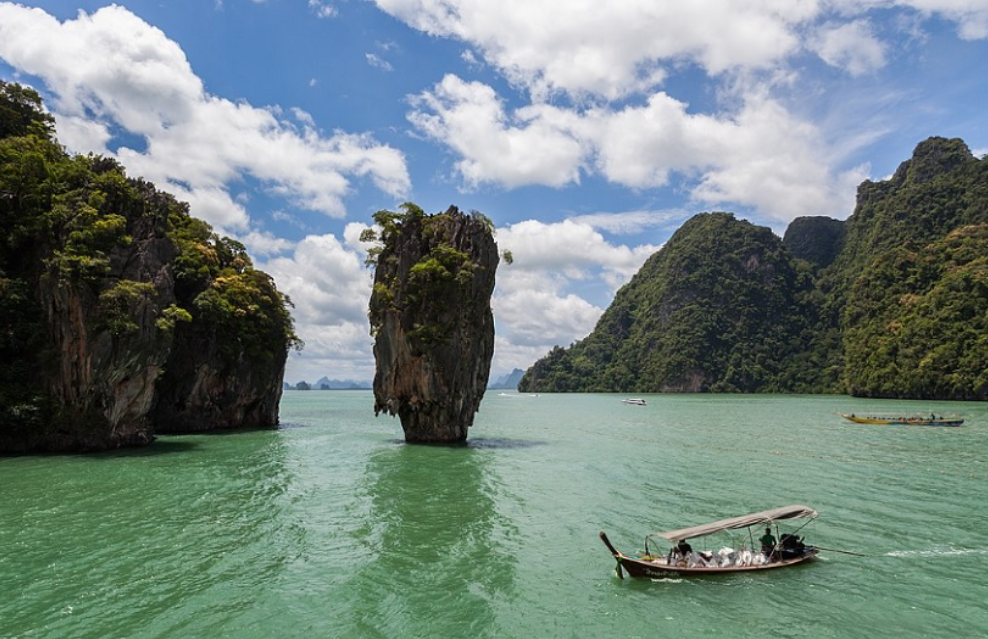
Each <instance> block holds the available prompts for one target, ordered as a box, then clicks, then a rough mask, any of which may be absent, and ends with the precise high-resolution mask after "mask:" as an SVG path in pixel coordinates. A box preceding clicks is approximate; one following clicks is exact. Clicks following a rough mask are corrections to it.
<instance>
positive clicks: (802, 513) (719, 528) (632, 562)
mask: <svg viewBox="0 0 988 639" xmlns="http://www.w3.org/2000/svg"><path fill="white" fill-rule="evenodd" d="M816 516H817V512H816V511H815V510H813V509H812V508H808V507H807V506H802V505H799V504H795V505H792V506H785V507H782V508H774V509H772V510H763V511H761V512H757V513H751V514H749V515H743V516H741V517H731V518H730V519H721V520H720V521H715V522H711V523H709V524H702V525H700V526H692V527H690V528H680V529H679V530H670V531H668V532H657V533H650V534H648V535H646V536H645V551H644V552H643V553H640V554H625V553H623V552H620V551H619V550H617V549H616V548H614V546H613V545H612V544H611V542H610V540H609V539H608V538H607V535H606V534H605V533H604V532H603V531H601V533H600V539H601V541H603V542H604V545H605V546H607V549H608V550H610V551H611V554H612V555H613V556H614V559H615V560H616V561H617V567H616V570H617V574H618V577H621V578H622V579H623V578H624V575H623V572H627V573H628V575H629V576H631V577H645V578H653V579H654V578H661V577H666V576H670V575H712V574H720V573H728V572H745V571H751V570H771V569H775V568H786V567H788V566H795V565H796V564H801V563H803V562H804V561H808V560H810V559H812V558H813V557H815V556H816V555H817V553H819V552H820V549H819V548H815V547H813V546H807V545H806V544H804V543H803V541H802V539H801V538H800V537H799V536H797V535H796V534H795V532H796V531H798V530H799V529H801V528H802V527H803V526H805V525H806V524H808V523H809V521H807V522H804V523H803V524H802V525H801V526H799V527H798V528H797V529H796V531H793V532H792V533H788V534H779V533H780V531H779V528H778V522H779V521H784V520H790V519H809V520H812V519H813V518H815V517H816ZM773 525H774V526H775V532H776V535H778V540H779V541H778V543H776V544H774V545H772V546H770V547H764V542H762V541H761V540H760V539H756V538H755V537H754V535H753V534H752V530H751V529H752V528H753V527H755V526H765V527H767V528H770V529H771V528H772V526H773ZM734 530H743V531H744V532H743V534H742V535H741V543H740V545H739V546H738V548H733V547H724V548H721V549H720V550H719V551H717V552H698V551H694V550H693V549H692V547H691V546H690V545H689V544H688V543H687V541H688V540H689V539H697V538H701V537H706V536H708V535H713V534H715V533H719V532H724V531H734ZM774 537H775V535H773V538H774ZM657 539H664V540H666V541H668V542H674V543H675V542H678V543H677V544H676V545H675V546H673V547H672V548H671V549H670V550H669V551H668V552H667V553H665V554H663V553H659V554H654V553H653V552H651V551H650V549H649V541H653V542H654V541H656V540H657ZM756 541H758V542H759V543H760V544H761V545H762V548H760V549H759V550H755V542H756ZM687 549H688V550H687Z"/></svg>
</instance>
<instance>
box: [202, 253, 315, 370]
mask: <svg viewBox="0 0 988 639" xmlns="http://www.w3.org/2000/svg"><path fill="white" fill-rule="evenodd" d="M289 305H290V301H289V300H288V299H287V298H286V297H285V296H284V295H283V294H282V293H280V292H279V291H278V289H277V288H276V287H275V285H274V280H272V279H271V276H269V275H268V274H267V273H264V272H263V271H258V270H255V269H253V268H248V269H246V270H244V271H243V272H242V273H238V272H235V270H234V269H230V271H229V272H227V273H226V274H224V275H221V276H219V277H217V278H216V279H215V280H213V282H212V283H211V284H210V286H209V288H207V289H206V290H205V291H203V292H202V293H200V294H199V295H197V296H196V298H195V301H194V307H195V311H196V313H195V314H194V315H193V317H195V318H201V319H203V320H205V321H206V322H208V323H209V325H210V326H212V327H214V330H215V331H216V333H218V334H220V335H222V336H223V339H222V340H220V348H221V349H222V350H223V351H224V353H225V355H226V356H227V357H228V358H230V359H232V360H235V359H237V358H238V357H239V356H240V355H241V354H245V355H246V356H248V357H250V358H252V359H253V360H255V361H258V362H260V363H265V362H267V363H270V362H274V361H276V359H277V358H278V357H280V356H281V355H283V354H284V352H285V349H286V348H287V347H290V346H295V347H297V348H299V347H301V342H300V340H299V339H298V337H297V336H296V335H295V332H294V326H293V321H292V317H291V314H290V313H289V312H288V306H289Z"/></svg>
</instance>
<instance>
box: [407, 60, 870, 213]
mask: <svg viewBox="0 0 988 639" xmlns="http://www.w3.org/2000/svg"><path fill="white" fill-rule="evenodd" d="M737 100H738V107H737V110H736V111H731V112H726V113H723V114H717V115H707V114H693V113H689V112H688V110H687V105H686V104H685V103H683V102H680V101H678V100H676V99H674V98H672V97H670V96H668V95H666V94H665V93H657V94H654V95H652V96H651V97H650V98H649V99H648V101H647V103H646V104H644V105H641V106H636V105H629V106H626V107H624V108H621V109H611V108H608V107H604V106H598V107H592V108H590V109H587V110H585V111H578V110H572V109H566V108H562V107H555V106H551V105H531V106H527V107H523V108H521V109H518V110H516V111H515V112H513V113H509V112H507V111H506V110H505V108H504V105H503V103H502V102H501V101H500V100H499V99H498V98H497V96H496V95H495V93H494V90H493V89H492V88H491V87H489V86H487V85H484V84H481V83H479V82H465V81H463V80H461V79H459V78H457V77H455V76H451V75H447V76H446V77H445V78H444V79H443V81H442V82H441V83H440V84H438V85H436V87H434V89H433V91H432V92H427V93H424V94H422V95H420V96H418V98H417V99H416V100H415V101H414V104H413V106H414V109H415V110H413V112H412V113H411V114H410V115H409V119H410V120H411V122H412V123H414V124H415V125H416V126H417V127H418V128H419V129H420V130H421V131H423V132H424V133H425V134H427V135H428V136H430V137H431V138H433V139H435V140H437V141H439V142H441V143H443V144H445V145H447V146H448V147H449V148H450V149H452V150H453V151H454V152H455V153H457V154H458V155H459V156H460V157H461V159H460V160H459V161H458V162H457V163H456V167H457V170H458V172H459V173H460V175H461V177H462V179H463V181H464V182H465V183H466V184H467V186H470V187H474V186H476V185H479V184H484V183H496V184H500V185H502V186H504V187H507V188H514V187H517V186H521V185H524V184H543V185H547V186H554V187H559V186H564V185H567V184H573V183H578V182H579V179H580V172H581V171H587V172H589V171H596V173H598V174H600V175H602V176H603V177H604V178H606V179H607V180H609V181H611V182H613V183H616V184H620V185H623V186H628V187H631V188H635V189H648V188H658V187H662V186H666V185H667V184H668V183H669V182H670V177H671V174H673V173H677V174H679V175H680V176H681V177H682V178H683V180H684V181H685V182H686V183H687V184H688V185H691V186H690V189H691V194H692V196H693V198H694V199H695V200H696V201H697V202H699V203H703V204H704V205H709V206H716V205H720V204H724V203H729V204H735V205H736V204H740V205H742V206H746V207H752V208H755V209H757V210H758V211H759V212H760V213H761V214H763V215H765V216H768V217H771V218H773V219H776V220H783V221H788V220H791V219H793V218H794V217H796V216H799V215H814V214H821V215H839V214H840V212H841V211H844V210H845V209H844V208H842V207H846V206H847V205H848V198H849V197H853V191H852V192H851V193H850V194H848V192H847V191H846V185H847V180H848V175H847V174H834V173H833V172H832V171H831V169H830V164H829V161H830V160H831V159H832V158H831V156H830V154H828V150H827V145H826V142H825V141H824V140H823V138H822V136H821V135H820V132H819V131H818V129H817V127H816V126H815V125H813V124H811V123H809V122H805V121H802V120H800V119H798V118H796V117H795V116H793V115H792V114H790V113H789V112H787V111H786V109H785V108H783V106H782V105H781V104H780V103H779V102H777V101H775V100H772V99H770V98H767V97H763V96H762V95H761V94H759V93H756V92H749V93H748V94H747V95H738V96H737ZM852 177H854V178H856V179H857V178H863V177H864V176H862V175H861V174H860V173H857V172H852ZM846 210H847V211H850V210H851V209H850V208H847V209H846Z"/></svg>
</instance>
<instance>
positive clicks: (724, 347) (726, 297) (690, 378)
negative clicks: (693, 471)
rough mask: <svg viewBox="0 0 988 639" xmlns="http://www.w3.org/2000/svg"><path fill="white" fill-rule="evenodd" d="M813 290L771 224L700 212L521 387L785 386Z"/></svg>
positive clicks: (727, 388) (748, 388)
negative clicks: (588, 328) (589, 326)
mask: <svg viewBox="0 0 988 639" xmlns="http://www.w3.org/2000/svg"><path fill="white" fill-rule="evenodd" d="M808 287H809V282H808V280H807V278H806V277H805V276H804V274H803V273H802V272H801V271H800V270H799V269H798V268H797V265H796V263H795V260H794V259H793V258H792V257H791V256H790V255H789V254H788V253H787V252H786V250H785V248H784V247H783V245H782V243H781V241H779V239H778V238H777V237H775V236H774V235H772V233H771V231H769V230H768V229H765V228H760V227H756V226H753V225H751V224H749V223H747V222H741V221H738V220H736V219H735V218H734V217H733V216H732V215H730V214H727V213H710V214H702V215H698V216H696V217H694V218H693V219H692V220H690V221H688V222H687V223H686V224H684V225H683V227H682V228H681V229H680V230H679V231H677V233H676V234H675V235H674V236H673V237H672V238H671V239H670V240H669V242H668V243H667V245H666V246H665V248H663V249H662V250H661V251H660V252H658V253H656V254H655V255H653V256H652V257H651V258H649V260H648V261H646V263H645V265H643V266H642V269H641V270H640V271H639V273H638V274H636V275H635V277H634V278H632V280H631V282H629V283H628V284H627V285H626V286H624V287H623V288H622V289H621V290H620V291H618V293H617V295H616V296H615V299H614V302H613V303H612V304H611V306H610V308H608V309H607V311H606V312H605V313H604V315H603V316H601V318H600V320H599V321H598V323H597V327H596V328H595V330H594V332H593V333H592V334H591V335H590V336H588V337H587V338H586V339H584V340H582V341H580V342H578V343H576V344H574V345H573V346H572V347H571V348H570V349H569V350H566V351H562V350H556V349H554V350H553V352H552V353H550V354H549V355H548V356H547V358H546V359H545V360H543V361H540V362H539V363H538V364H536V367H535V368H534V369H533V370H534V371H535V372H534V373H533V371H529V374H528V375H526V377H525V378H524V379H523V380H522V385H521V386H520V388H521V389H522V390H526V391H533V390H534V391H563V390H565V391H610V392H613V391H629V392H631V391H635V392H649V391H669V390H674V391H683V390H692V391H698V390H702V391H722V392H723V391H734V392H773V391H780V390H786V389H787V388H788V384H789V379H790V376H791V371H790V370H789V369H790V360H791V358H792V356H794V355H795V354H796V353H798V352H799V351H800V349H801V348H802V347H803V343H804V331H805V329H806V317H807V312H806V310H805V309H804V303H803V302H802V301H801V297H800V295H801V293H803V292H804V291H805V290H806V289H807V288H808Z"/></svg>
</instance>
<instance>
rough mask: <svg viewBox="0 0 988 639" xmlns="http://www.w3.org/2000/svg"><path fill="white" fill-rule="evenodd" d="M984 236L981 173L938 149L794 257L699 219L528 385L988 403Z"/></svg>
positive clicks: (799, 236) (724, 222)
mask: <svg viewBox="0 0 988 639" xmlns="http://www.w3.org/2000/svg"><path fill="white" fill-rule="evenodd" d="M986 228H988V161H986V160H984V159H982V160H978V159H976V158H975V157H974V156H973V155H972V154H971V153H970V151H969V150H968V148H967V146H966V145H965V144H964V142H963V141H961V140H957V139H953V140H947V139H944V138H930V139H929V140H926V141H924V142H922V143H920V144H919V145H917V147H916V150H915V152H914V154H913V157H912V158H911V159H910V160H908V161H906V162H903V163H902V165H901V166H900V167H899V169H898V170H897V171H896V173H895V175H894V176H893V177H892V179H890V180H888V181H885V182H877V183H874V182H865V183H863V184H862V185H861V186H860V187H859V189H858V203H857V207H856V209H855V212H854V214H853V215H852V216H851V217H850V218H849V219H848V220H847V221H846V222H844V223H838V222H836V221H835V220H831V219H828V218H799V219H797V221H796V222H794V225H793V227H792V232H791V233H790V232H789V231H787V233H786V245H791V251H790V250H788V249H784V248H783V247H782V246H781V245H780V244H779V243H778V242H777V241H775V240H774V239H772V238H771V237H770V235H771V234H770V233H769V232H768V230H767V229H760V230H757V229H755V228H754V227H750V225H748V226H746V225H745V224H743V223H739V222H737V221H735V220H733V219H731V218H730V216H726V215H724V214H713V215H708V214H704V215H699V216H697V217H695V218H693V219H692V220H690V221H689V222H687V223H686V224H684V225H683V227H682V228H681V229H680V230H679V231H678V232H677V233H676V234H675V235H674V236H673V238H672V239H670V241H669V242H668V243H667V245H666V246H665V247H664V248H663V249H662V250H661V251H659V252H658V253H657V254H655V255H653V256H652V257H651V258H649V260H648V261H646V263H645V264H644V265H643V266H642V269H641V270H640V271H639V273H638V274H636V275H635V277H634V278H632V280H631V282H629V284H627V285H626V286H625V287H623V288H622V289H621V290H619V291H618V293H617V295H616V296H615V299H614V302H613V303H612V304H611V306H610V308H608V309H607V311H606V312H605V313H604V314H603V315H602V316H601V318H600V320H599V321H598V323H597V326H596V328H595V329H594V332H593V333H591V334H590V335H589V336H587V337H586V338H585V339H583V340H581V341H579V342H577V343H576V344H573V345H572V346H571V347H570V348H568V349H563V348H559V347H556V348H554V349H553V350H552V351H551V352H550V353H549V354H547V355H546V356H545V357H543V358H542V359H541V360H539V361H538V362H536V363H535V365H534V366H532V367H531V368H530V369H529V370H528V371H527V372H526V374H525V376H524V378H523V379H522V382H521V384H520V386H519V389H520V390H525V391H625V392H631V391H661V390H711V391H742V392H752V391H759V392H765V391H787V392H789V391H791V392H851V393H853V394H857V395H868V396H876V397H916V398H920V397H923V398H934V397H937V398H952V399H988V280H986V271H988V265H986V259H988V257H986V256H988V231H986ZM796 256H798V258H797V257H796ZM799 258H805V260H804V259H799ZM749 267H750V268H749Z"/></svg>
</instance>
